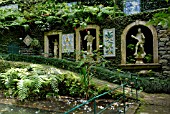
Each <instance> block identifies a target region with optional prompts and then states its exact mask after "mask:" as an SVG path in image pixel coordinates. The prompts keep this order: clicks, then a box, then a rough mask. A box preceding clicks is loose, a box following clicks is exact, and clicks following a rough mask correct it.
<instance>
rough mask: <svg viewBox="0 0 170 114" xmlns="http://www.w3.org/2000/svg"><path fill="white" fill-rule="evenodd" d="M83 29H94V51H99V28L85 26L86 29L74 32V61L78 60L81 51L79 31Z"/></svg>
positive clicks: (80, 29)
mask: <svg viewBox="0 0 170 114" xmlns="http://www.w3.org/2000/svg"><path fill="white" fill-rule="evenodd" d="M85 29H95V30H96V36H95V37H96V50H99V41H100V38H99V34H100V27H99V26H98V25H87V26H86V27H79V28H77V29H76V30H75V31H76V60H79V59H80V51H81V46H80V45H81V43H80V38H81V35H80V31H82V30H85Z"/></svg>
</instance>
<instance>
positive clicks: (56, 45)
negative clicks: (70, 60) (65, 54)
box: [53, 39, 58, 58]
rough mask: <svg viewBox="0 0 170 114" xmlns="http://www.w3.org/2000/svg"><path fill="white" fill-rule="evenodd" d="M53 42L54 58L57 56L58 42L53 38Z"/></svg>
mask: <svg viewBox="0 0 170 114" xmlns="http://www.w3.org/2000/svg"><path fill="white" fill-rule="evenodd" d="M53 43H54V58H57V56H58V42H57V39H55V41H54V42H53Z"/></svg>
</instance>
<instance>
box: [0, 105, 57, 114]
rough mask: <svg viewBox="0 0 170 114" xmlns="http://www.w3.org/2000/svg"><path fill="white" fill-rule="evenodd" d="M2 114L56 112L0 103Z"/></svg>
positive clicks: (43, 113)
mask: <svg viewBox="0 0 170 114" xmlns="http://www.w3.org/2000/svg"><path fill="white" fill-rule="evenodd" d="M0 114H55V113H54V112H49V111H44V110H39V109H36V108H35V109H34V108H23V107H17V106H14V105H6V104H0Z"/></svg>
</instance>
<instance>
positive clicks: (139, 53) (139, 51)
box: [131, 28, 146, 58]
mask: <svg viewBox="0 0 170 114" xmlns="http://www.w3.org/2000/svg"><path fill="white" fill-rule="evenodd" d="M131 37H132V38H134V39H136V40H138V42H137V44H136V47H135V53H134V55H135V56H136V57H141V58H144V57H145V55H146V53H145V51H144V43H145V36H144V34H143V33H142V32H141V28H138V33H137V34H136V36H134V35H131Z"/></svg>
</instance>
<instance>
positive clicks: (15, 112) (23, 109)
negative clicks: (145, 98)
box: [0, 97, 130, 114]
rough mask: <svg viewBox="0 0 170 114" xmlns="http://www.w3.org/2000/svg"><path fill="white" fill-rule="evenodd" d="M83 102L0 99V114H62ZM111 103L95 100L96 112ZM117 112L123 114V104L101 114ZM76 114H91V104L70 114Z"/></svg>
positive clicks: (115, 105)
mask: <svg viewBox="0 0 170 114" xmlns="http://www.w3.org/2000/svg"><path fill="white" fill-rule="evenodd" d="M83 102H86V100H83V99H76V100H75V99H73V98H70V97H64V98H60V99H55V100H39V101H25V102H17V101H16V100H14V99H0V114H63V113H64V112H66V111H68V110H69V109H71V108H73V107H75V106H77V105H79V104H81V103H83ZM111 102H113V100H106V99H100V100H96V104H97V105H96V109H97V112H98V111H100V110H101V109H103V108H104V107H105V106H107V105H108V104H110V103H111ZM129 104H130V103H129ZM117 105H119V106H120V108H117ZM126 109H128V107H126ZM118 111H119V112H123V104H122V103H118V102H116V103H114V105H112V106H111V107H110V108H108V109H107V110H106V111H104V112H103V114H112V113H114V112H118ZM76 113H82V114H86V113H87V114H93V102H92V103H88V104H86V105H84V106H82V107H81V108H79V109H77V110H76V111H74V113H71V114H76Z"/></svg>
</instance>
